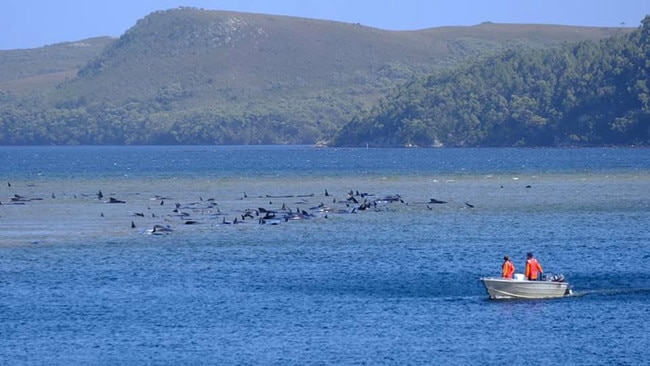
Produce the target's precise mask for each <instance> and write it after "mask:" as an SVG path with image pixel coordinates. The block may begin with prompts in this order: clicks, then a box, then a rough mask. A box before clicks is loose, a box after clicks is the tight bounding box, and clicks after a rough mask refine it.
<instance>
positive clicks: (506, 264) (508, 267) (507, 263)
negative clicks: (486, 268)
mask: <svg viewBox="0 0 650 366" xmlns="http://www.w3.org/2000/svg"><path fill="white" fill-rule="evenodd" d="M513 274H515V265H514V264H513V263H512V261H511V260H510V257H508V256H507V255H506V256H504V257H503V265H501V276H502V277H503V278H512V275H513Z"/></svg>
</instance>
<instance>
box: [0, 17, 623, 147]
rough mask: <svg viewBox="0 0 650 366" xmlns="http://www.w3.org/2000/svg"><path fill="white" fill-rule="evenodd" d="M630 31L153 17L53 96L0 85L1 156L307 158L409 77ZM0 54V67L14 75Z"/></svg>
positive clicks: (17, 84) (46, 89)
mask: <svg viewBox="0 0 650 366" xmlns="http://www.w3.org/2000/svg"><path fill="white" fill-rule="evenodd" d="M630 31H631V30H630V29H628V28H590V27H567V26H555V25H516V24H509V25H505V24H492V23H484V24H480V25H477V26H473V27H442V28H432V29H424V30H419V31H386V30H380V29H376V28H371V27H366V26H363V25H360V24H351V23H341V22H333V21H322V20H313V19H304V18H295V17H283V16H271V15H261V14H246V13H233V12H222V11H207V10H201V9H195V8H178V9H172V10H166V11H159V12H155V13H152V14H150V15H148V16H146V17H145V18H143V19H141V20H139V21H138V22H137V24H135V25H134V26H133V27H132V28H130V29H128V30H127V31H126V32H125V33H124V34H123V35H122V36H121V37H120V38H119V39H117V40H115V41H113V42H111V43H110V44H109V45H108V46H107V47H106V48H105V49H104V50H103V52H101V54H99V55H97V56H93V57H92V58H91V59H90V60H89V61H88V63H87V64H86V65H85V66H84V67H82V68H81V70H79V72H78V74H77V75H76V76H75V77H72V78H69V79H68V80H67V81H65V82H63V83H60V84H58V85H56V86H55V87H53V88H51V87H50V85H46V84H44V85H42V87H40V88H36V85H35V84H31V86H30V88H25V87H24V86H25V85H21V83H22V82H23V81H24V82H25V83H26V82H28V81H29V82H32V83H33V82H35V80H33V79H29V78H25V79H20V78H16V79H12V80H11V83H10V85H5V87H6V88H4V89H2V85H0V144H287V143H293V144H296V143H300V144H311V143H315V142H317V141H320V140H331V139H332V138H333V137H334V136H335V134H336V133H337V132H338V131H339V129H340V128H341V127H342V126H343V125H344V124H345V123H347V122H348V121H350V120H351V119H352V118H353V117H354V116H355V115H356V114H357V113H358V112H359V111H361V110H365V109H367V108H369V107H370V106H371V105H373V104H374V103H376V101H377V100H378V99H379V97H380V96H382V95H386V93H388V92H389V91H390V90H391V89H392V88H394V87H395V86H397V85H400V84H403V83H404V82H406V81H408V80H411V79H412V78H414V77H415V76H416V75H423V74H430V73H432V72H434V71H436V70H440V69H443V68H446V67H452V66H455V65H457V64H458V63H459V62H461V61H463V60H467V59H468V58H471V57H477V56H478V55H480V54H484V53H486V52H495V51H498V50H502V49H505V48H512V47H532V48H536V47H547V46H549V45H554V44H555V45H557V44H559V43H562V42H574V41H580V40H585V39H602V38H605V37H607V36H611V35H613V34H617V33H628V32H630ZM4 52H7V51H3V52H0V62H2V60H8V61H7V62H9V63H7V64H4V65H5V66H6V65H9V64H10V63H11V62H14V61H15V58H11V57H9V58H6V57H4V58H3V56H4V55H6V53H4ZM10 52H12V51H10ZM32 54H38V53H29V54H28V56H29V55H32ZM41 61H42V60H41ZM27 64H29V63H27ZM39 65H40V64H39ZM3 67H4V66H3ZM25 75H29V74H28V73H26V74H25ZM21 86H22V87H21ZM29 90H37V92H34V93H27V92H26V91H29Z"/></svg>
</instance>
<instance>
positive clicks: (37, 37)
mask: <svg viewBox="0 0 650 366" xmlns="http://www.w3.org/2000/svg"><path fill="white" fill-rule="evenodd" d="M179 6H191V7H197V8H202V9H206V10H228V11H239V12H247V13H261V14H274V15H288V16H297V17H304V18H314V19H325V20H336V21H341V22H349V23H361V24H363V25H366V26H371V27H376V28H381V29H389V30H417V29H424V28H433V27H440V26H448V25H475V24H479V23H482V22H486V21H489V22H494V23H533V24H562V25H579V26H605V27H620V26H621V25H624V26H627V27H637V26H639V24H640V21H641V20H642V19H643V18H644V17H645V16H646V15H648V14H650V0H617V1H616V0H615V1H612V0H185V1H182V0H181V1H177V0H0V50H7V49H19V48H34V47H41V46H45V45H49V44H54V43H59V42H71V41H78V40H82V39H86V38H91V37H98V36H114V37H119V36H120V35H122V34H123V33H124V32H125V31H126V30H127V29H129V28H130V27H132V26H133V25H135V23H136V22H137V21H138V19H141V18H144V17H145V16H147V14H149V13H151V12H153V11H156V10H166V9H171V8H176V7H179Z"/></svg>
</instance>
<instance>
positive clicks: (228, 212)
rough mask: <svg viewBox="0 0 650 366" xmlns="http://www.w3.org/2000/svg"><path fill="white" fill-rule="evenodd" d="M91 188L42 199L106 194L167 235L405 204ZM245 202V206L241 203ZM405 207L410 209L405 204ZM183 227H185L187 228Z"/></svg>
mask: <svg viewBox="0 0 650 366" xmlns="http://www.w3.org/2000/svg"><path fill="white" fill-rule="evenodd" d="M8 186H9V187H10V190H12V191H13V190H14V189H15V185H14V186H13V187H12V186H11V185H8ZM527 188H528V187H527ZM95 192H96V193H86V194H84V193H79V194H66V193H59V194H58V195H57V196H58V198H57V196H55V195H54V193H51V195H49V197H47V198H46V200H47V199H57V202H60V201H61V200H66V199H68V200H70V199H71V198H72V197H74V199H75V200H78V199H79V198H81V200H80V201H78V202H90V200H89V199H91V198H95V202H97V201H96V199H100V200H102V199H103V198H104V197H106V196H109V197H108V199H107V200H102V201H100V202H102V203H109V204H121V205H125V206H126V207H128V210H126V211H127V212H125V217H127V216H128V217H130V218H129V219H128V221H126V222H125V226H128V227H130V228H131V229H136V228H138V227H144V228H147V227H148V228H149V229H147V230H145V231H144V233H145V234H149V235H169V234H172V233H173V232H174V231H175V230H179V229H180V227H191V226H199V227H203V228H206V227H207V228H209V227H215V228H217V227H220V226H231V227H234V226H240V225H251V224H258V225H271V226H275V225H281V224H287V223H291V222H298V221H310V220H318V219H329V218H331V217H332V216H333V215H346V214H361V213H362V212H368V211H371V212H382V211H394V210H395V209H397V206H395V205H405V206H406V205H408V204H409V203H408V202H406V201H405V200H404V198H403V196H402V195H401V194H387V195H382V194H379V195H377V194H374V193H368V192H366V191H360V190H347V191H343V192H339V193H336V192H333V191H332V190H328V189H324V190H323V191H321V192H323V193H322V194H321V195H320V197H318V196H317V195H315V194H313V193H307V194H258V195H251V194H250V192H248V193H246V192H244V194H243V197H242V196H239V197H235V198H233V197H231V198H223V201H222V200H221V199H220V200H219V201H218V200H217V199H216V198H207V199H204V197H205V196H200V195H198V196H196V197H197V199H196V200H190V201H186V202H183V201H177V202H175V203H174V204H173V205H166V204H165V203H166V202H165V201H171V202H173V200H175V198H172V197H170V196H166V195H155V196H153V197H151V198H148V200H149V201H156V203H157V204H155V205H153V206H147V205H146V204H145V207H142V206H140V207H137V206H135V205H137V204H138V203H139V202H141V201H142V200H137V199H133V200H131V199H129V200H128V201H127V200H123V199H118V198H115V197H113V195H114V193H111V194H106V195H105V194H104V193H103V192H102V190H97V191H95ZM12 193H13V192H12ZM121 194H124V193H121ZM139 194H140V193H134V195H139ZM322 197H326V200H327V204H326V203H324V202H323V201H321V199H322ZM127 198H128V197H127ZM296 198H298V199H296ZM269 199H272V200H269ZM292 199H293V200H292ZM235 200H236V201H235ZM285 200H288V201H289V202H285ZM35 201H43V198H40V197H27V196H25V195H21V194H18V193H13V194H12V196H11V197H9V202H10V203H12V204H16V205H25V204H34V203H35ZM274 201H275V204H274ZM127 202H128V203H127ZM218 202H225V203H226V206H227V205H229V204H233V203H234V202H237V203H236V205H237V206H238V207H241V206H244V207H243V208H228V207H226V206H224V207H222V206H223V205H220V204H219V203H218ZM412 203H413V205H414V206H413V207H415V209H416V210H417V207H419V205H422V210H423V211H424V212H426V211H433V210H434V207H433V206H434V205H444V204H447V203H448V201H445V200H441V199H437V198H430V199H428V201H422V202H417V201H416V202H412ZM459 204H460V205H461V207H465V208H475V205H474V204H471V203H469V202H464V201H461V202H459ZM247 205H248V206H249V207H245V206H247ZM169 206H173V207H169ZM250 206H252V207H250ZM290 206H291V207H290ZM452 206H453V205H452ZM454 208H458V205H456V206H453V207H449V208H448V209H454ZM145 209H146V210H148V211H149V213H147V214H145V212H146V211H145ZM118 210H119V209H118ZM409 210H413V209H412V208H411V209H409ZM425 210H426V211H425ZM107 213H108V212H107ZM98 214H99V215H100V216H101V217H102V218H104V217H105V216H104V212H101V213H100V212H98ZM106 218H107V219H109V218H110V219H115V209H111V214H110V215H106ZM184 230H190V229H189V228H188V229H184ZM202 230H205V229H202Z"/></svg>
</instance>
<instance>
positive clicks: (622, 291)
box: [569, 288, 650, 297]
mask: <svg viewBox="0 0 650 366" xmlns="http://www.w3.org/2000/svg"><path fill="white" fill-rule="evenodd" d="M642 294H650V288H608V289H594V290H584V291H576V290H573V291H572V293H571V294H570V295H569V296H574V297H581V296H590V295H605V296H612V295H614V296H615V295H642Z"/></svg>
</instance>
